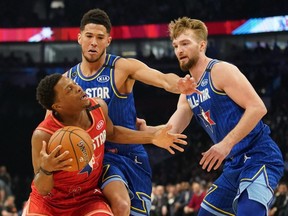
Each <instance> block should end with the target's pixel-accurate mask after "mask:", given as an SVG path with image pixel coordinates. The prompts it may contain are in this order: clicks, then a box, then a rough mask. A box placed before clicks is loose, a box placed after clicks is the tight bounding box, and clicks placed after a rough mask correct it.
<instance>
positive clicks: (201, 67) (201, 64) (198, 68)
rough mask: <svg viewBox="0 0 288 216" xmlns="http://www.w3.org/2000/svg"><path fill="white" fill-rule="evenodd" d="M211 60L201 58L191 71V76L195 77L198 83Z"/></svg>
mask: <svg viewBox="0 0 288 216" xmlns="http://www.w3.org/2000/svg"><path fill="white" fill-rule="evenodd" d="M210 60H211V59H210V58H208V57H206V56H205V57H203V58H199V60H198V62H197V63H196V65H195V66H193V67H192V68H190V69H189V72H190V74H191V76H192V77H194V79H195V80H196V82H198V81H199V80H200V79H201V77H202V75H203V73H204V72H205V69H206V67H207V65H208V63H209V61H210Z"/></svg>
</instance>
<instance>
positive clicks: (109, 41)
mask: <svg viewBox="0 0 288 216" xmlns="http://www.w3.org/2000/svg"><path fill="white" fill-rule="evenodd" d="M111 41H112V37H111V36H109V37H108V38H107V46H106V47H108V46H109V45H110V44H111Z"/></svg>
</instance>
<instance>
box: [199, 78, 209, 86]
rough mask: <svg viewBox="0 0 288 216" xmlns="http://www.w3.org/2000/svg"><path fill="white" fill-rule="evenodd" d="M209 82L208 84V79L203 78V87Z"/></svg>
mask: <svg viewBox="0 0 288 216" xmlns="http://www.w3.org/2000/svg"><path fill="white" fill-rule="evenodd" d="M207 84H208V79H204V80H202V82H201V86H202V87H204V86H206V85H207Z"/></svg>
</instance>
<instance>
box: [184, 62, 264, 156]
mask: <svg viewBox="0 0 288 216" xmlns="http://www.w3.org/2000/svg"><path fill="white" fill-rule="evenodd" d="M216 63H218V61H217V60H211V61H210V62H209V64H208V66H207V68H206V70H205V72H204V73H203V75H202V77H201V79H200V80H199V82H198V85H197V89H198V90H199V91H200V92H201V93H202V94H197V93H193V94H191V95H187V96H186V98H187V100H188V103H189V105H190V107H191V109H192V111H193V114H194V116H195V118H196V120H197V122H198V123H199V124H200V125H201V126H202V127H203V128H204V130H205V131H206V132H207V133H208V134H209V136H210V138H211V139H212V141H213V143H214V144H215V143H218V142H220V141H221V140H222V139H223V138H224V137H225V136H226V135H227V134H228V133H229V132H230V131H231V130H232V129H233V128H234V127H235V126H236V124H237V123H238V122H239V120H240V118H241V117H242V115H243V113H244V111H245V110H244V109H243V108H242V107H240V106H239V105H237V104H236V103H235V102H234V101H233V100H232V99H231V98H230V97H228V95H227V94H226V93H225V92H223V91H219V90H217V89H216V88H215V87H214V86H213V83H212V80H211V69H212V67H213V65H214V64H216ZM260 132H261V133H262V132H264V133H267V134H269V133H270V129H269V127H267V126H266V125H265V124H264V123H263V122H262V121H259V122H258V124H257V125H256V126H255V128H254V129H253V130H252V131H251V132H250V133H249V134H248V135H247V136H246V137H245V138H244V139H242V140H241V141H240V142H239V143H238V144H237V145H235V146H234V147H233V148H232V150H231V152H230V154H229V155H228V157H233V156H235V155H239V154H241V153H243V152H245V151H246V150H247V149H249V148H251V145H253V140H254V139H256V138H257V135H259V134H260Z"/></svg>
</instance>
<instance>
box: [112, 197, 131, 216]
mask: <svg viewBox="0 0 288 216" xmlns="http://www.w3.org/2000/svg"><path fill="white" fill-rule="evenodd" d="M130 206H131V204H130V200H129V201H128V200H125V199H122V200H117V201H116V202H114V203H111V208H112V212H113V214H114V215H115V216H126V215H127V216H128V215H130Z"/></svg>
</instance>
